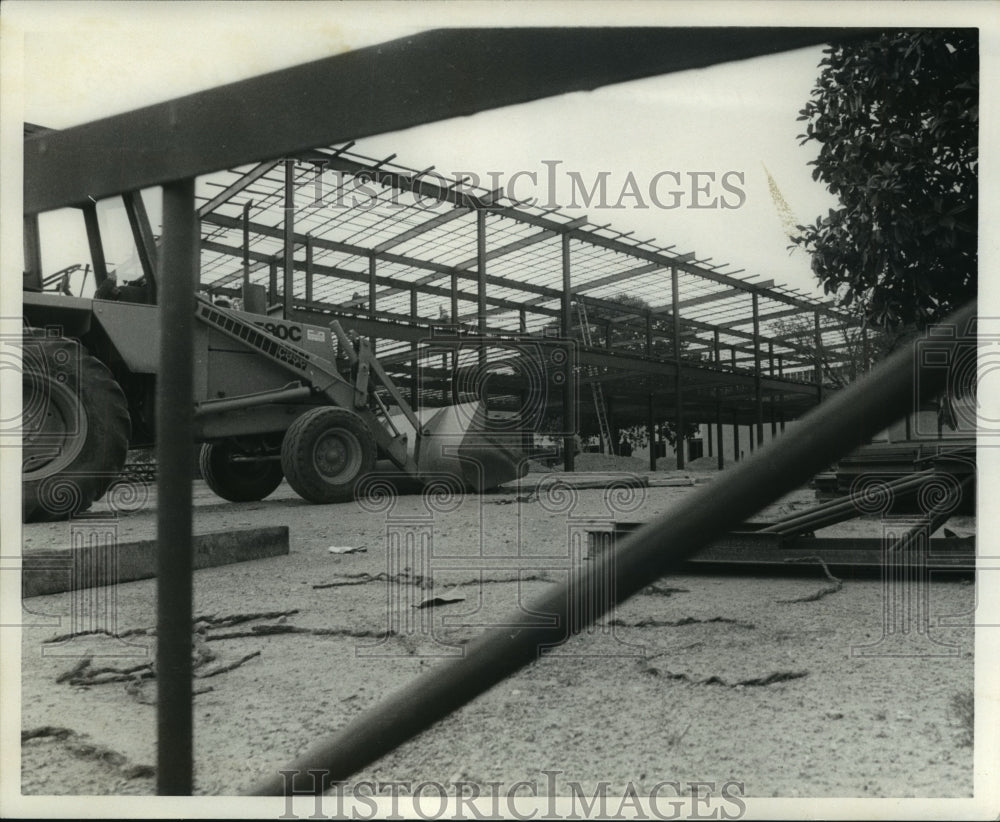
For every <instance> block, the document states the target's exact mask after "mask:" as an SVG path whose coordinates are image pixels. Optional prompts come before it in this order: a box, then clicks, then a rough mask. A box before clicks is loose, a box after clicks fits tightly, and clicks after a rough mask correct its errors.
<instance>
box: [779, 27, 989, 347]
mask: <svg viewBox="0 0 1000 822" xmlns="http://www.w3.org/2000/svg"><path fill="white" fill-rule="evenodd" d="M825 55H826V56H825V57H824V58H823V60H822V61H821V63H820V67H821V73H820V76H819V79H818V81H817V84H816V86H815V87H814V89H813V91H812V95H811V98H810V100H809V102H808V103H807V104H806V106H805V108H804V109H802V111H801V112H800V115H801V116H800V117H799V119H800V120H804V121H806V131H805V134H802V135H800V141H801V142H802V143H803V144H805V143H808V142H816V143H817V144H818V145H819V156H818V158H817V159H816V160H815V161H813V163H812V164H813V165H815V169H814V171H813V178H814V179H816V180H821V181H822V182H823V183H824V184H825V185H826V187H827V188H828V189H829V191H830V192H831V193H832V194H834V195H835V196H836V197H837V198H838V199H839V200H840V204H841V205H840V207H839V208H837V209H831V210H830V212H829V213H828V214H827V216H826V217H823V216H820V217H817V219H816V222H815V223H814V224H812V225H809V226H797V228H798V230H799V231H800V232H801V233H800V234H799V235H798V236H797V237H795V238H793V240H794V242H795V243H796V244H798V245H800V246H802V247H804V248H805V249H806V250H807V251H808V252H810V253H811V255H812V268H813V271H814V272H815V274H816V275H817V276H818V277H819V279H820V281H821V282H822V283H823V284H824V288H825V290H826V292H827V293H831V294H837V295H838V296H839V298H840V301H841V304H842V305H844V306H848V307H854V308H857V309H859V311H860V313H863V314H864V315H866V316H867V317H868V318H869V320H870V321H871V323H872V324H873V325H878V326H883V327H897V326H901V325H915V326H917V327H923V326H925V325H926V324H927V323H930V322H934V321H937V320H939V319H940V318H941V317H943V316H944V315H945V314H947V313H948V311H950V310H951V309H953V308H955V307H957V306H959V305H961V304H963V303H964V302H965V301H966V300H968V299H970V298H971V297H973V296H974V295H975V293H976V272H977V259H976V245H977V234H976V220H977V213H978V187H977V186H978V179H977V171H978V133H979V129H978V126H979V48H978V38H977V32H976V31H975V30H950V31H946V30H922V31H898V32H891V33H885V34H883V35H881V36H880V37H878V38H877V39H873V40H866V41H853V42H848V43H842V44H837V45H833V46H832V47H830V48H828V49H826V51H825Z"/></svg>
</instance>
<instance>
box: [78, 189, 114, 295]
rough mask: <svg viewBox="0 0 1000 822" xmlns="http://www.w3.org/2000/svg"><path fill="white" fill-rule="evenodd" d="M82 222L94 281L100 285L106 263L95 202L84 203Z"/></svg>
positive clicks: (105, 272)
mask: <svg viewBox="0 0 1000 822" xmlns="http://www.w3.org/2000/svg"><path fill="white" fill-rule="evenodd" d="M83 223H84V225H85V226H86V228H87V244H88V245H89V246H90V260H91V262H92V263H93V264H94V283H95V284H96V285H97V286H98V287H100V285H101V283H103V282H104V281H105V280H106V279H107V278H108V264H107V261H106V260H105V259H104V243H103V242H102V241H101V224H100V221H98V219H97V205H96V204H95V203H87V204H86V205H84V207H83Z"/></svg>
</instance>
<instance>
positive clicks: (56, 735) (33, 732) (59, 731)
mask: <svg viewBox="0 0 1000 822" xmlns="http://www.w3.org/2000/svg"><path fill="white" fill-rule="evenodd" d="M36 739H54V740H57V741H59V742H62V743H64V744H65V745H66V747H67V749H68V750H69V752H70V753H71V754H73V755H74V756H78V757H80V758H81V759H92V760H96V761H98V762H103V763H104V764H106V765H111V766H112V767H114V768H117V769H119V770H120V772H121V775H122V776H123V777H124V778H125V779H139V778H142V777H147V776H153V775H154V774H155V773H156V770H155V769H154V768H153V767H152V766H151V765H130V764H129V762H128V759H126V757H125V756H124V755H122V754H120V753H118V752H117V751H113V750H111V749H110V748H105V747H103V746H101V745H95V744H94V743H92V742H90V741H89V739H88V737H86V736H85V735H83V734H79V733H77V732H76V731H74V730H73V729H72V728H59V727H56V726H53V725H43V726H41V727H39V728H30V729H27V730H23V731H21V744H24V743H25V742H30V741H32V740H36Z"/></svg>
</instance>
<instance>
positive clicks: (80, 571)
mask: <svg viewBox="0 0 1000 822" xmlns="http://www.w3.org/2000/svg"><path fill="white" fill-rule="evenodd" d="M77 523H78V524H79V525H78V528H77V529H76V530H75V531H74V532H72V534H71V543H72V544H71V546H70V547H67V548H64V549H49V548H45V549H27V550H26V551H25V552H24V555H23V558H22V562H21V568H22V574H21V596H22V597H34V596H41V595H43V594H57V593H62V592H64V591H71V590H72V591H76V590H82V589H84V588H94V587H98V586H101V585H110V584H112V583H119V582H133V581H134V580H138V579H150V578H152V577H155V576H156V545H157V543H156V540H155V539H148V540H140V541H136V542H118V541H117V540H116V539H114V536H115V532H114V531H113V530H109V529H107V527H106V526H107V521H106V520H101V521H100V524H99V523H98V521H95V523H94V528H93V529H92V530H91V531H90V532H89V533H88V532H87V530H86V525H85V523H86V520H78V521H77ZM193 549H194V568H195V570H198V569H201V568H214V567H215V566H217V565H231V564H233V563H236V562H247V561H249V560H254V559H263V558H265V557H275V556H281V555H284V554H287V553H288V526H286V525H280V526H272V527H267V528H249V529H243V530H238V531H219V532H215V533H210V534H199V535H196V536H195V537H194V538H193Z"/></svg>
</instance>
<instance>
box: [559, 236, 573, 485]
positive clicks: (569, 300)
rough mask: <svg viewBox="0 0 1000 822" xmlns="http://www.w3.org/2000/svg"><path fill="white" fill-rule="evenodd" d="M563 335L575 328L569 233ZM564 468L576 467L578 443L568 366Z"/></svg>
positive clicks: (564, 238)
mask: <svg viewBox="0 0 1000 822" xmlns="http://www.w3.org/2000/svg"><path fill="white" fill-rule="evenodd" d="M562 290H563V293H562V318H561V319H562V335H563V339H564V340H565V341H566V343H567V345H568V344H569V341H570V336H571V334H572V330H573V281H572V276H571V270H570V253H569V234H563V235H562ZM563 431H564V432H565V434H566V436H565V437H564V438H563V469H564V470H566V471H572V470H573V469H574V468H575V467H576V460H575V458H574V456H573V449H574V446H575V445H576V374H574V373H573V369H572V368H570V367H569V366H567V368H566V380H565V382H564V383H563Z"/></svg>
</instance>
